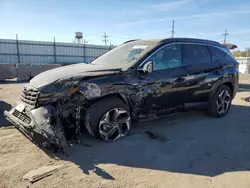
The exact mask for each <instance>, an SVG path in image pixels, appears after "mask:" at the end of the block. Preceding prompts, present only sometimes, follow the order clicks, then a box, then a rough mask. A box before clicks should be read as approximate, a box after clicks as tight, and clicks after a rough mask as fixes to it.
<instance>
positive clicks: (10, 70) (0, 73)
mask: <svg viewBox="0 0 250 188" xmlns="http://www.w3.org/2000/svg"><path fill="white" fill-rule="evenodd" d="M12 78H16V65H15V64H0V80H5V79H12Z"/></svg>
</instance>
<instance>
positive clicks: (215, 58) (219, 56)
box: [208, 46, 227, 61]
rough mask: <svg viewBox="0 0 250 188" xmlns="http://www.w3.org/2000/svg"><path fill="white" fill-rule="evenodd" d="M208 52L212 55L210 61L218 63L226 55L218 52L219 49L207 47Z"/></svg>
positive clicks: (220, 51)
mask: <svg viewBox="0 0 250 188" xmlns="http://www.w3.org/2000/svg"><path fill="white" fill-rule="evenodd" d="M208 48H209V50H210V52H211V53H212V60H213V61H219V60H220V59H222V58H224V57H225V56H226V55H227V54H226V52H224V51H222V50H220V49H219V48H216V47H213V46H209V47H208Z"/></svg>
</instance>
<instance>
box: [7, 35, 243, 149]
mask: <svg viewBox="0 0 250 188" xmlns="http://www.w3.org/2000/svg"><path fill="white" fill-rule="evenodd" d="M238 79H239V73H238V63H237V62H236V60H235V59H234V58H233V56H232V54H231V53H230V51H229V50H228V49H227V47H226V46H224V45H221V44H219V43H218V42H214V41H208V40H201V39H188V38H171V39H164V40H132V41H128V42H125V43H124V44H122V45H120V46H118V47H116V48H114V49H113V50H111V51H109V52H107V53H105V54H104V55H102V56H101V57H99V58H97V59H96V60H94V61H93V62H92V63H90V64H75V65H69V66H64V67H61V68H56V69H53V70H50V71H46V72H44V73H41V74H39V75H37V76H36V77H34V78H33V79H32V80H31V81H30V83H29V84H27V85H26V86H25V87H24V89H23V91H22V93H21V102H20V103H19V104H17V106H14V107H13V108H12V109H11V110H10V111H5V117H6V118H7V119H8V120H9V121H10V122H12V123H13V124H14V125H15V126H16V127H17V128H18V129H19V130H20V131H21V132H22V133H23V134H25V135H26V136H27V137H28V138H30V139H32V140H33V141H35V143H38V144H39V145H43V146H47V147H53V148H57V149H60V150H62V151H63V152H67V140H69V139H72V138H77V135H79V132H80V131H81V130H83V128H86V129H87V131H88V132H89V133H90V134H91V135H93V136H95V137H97V138H102V139H104V140H106V141H114V140H117V139H119V138H121V137H124V136H125V135H126V134H127V133H128V131H129V130H130V128H131V120H140V119H141V118H147V117H152V116H157V115H162V114H165V113H171V112H176V111H181V110H186V109H188V108H189V107H191V108H194V107H199V108H204V109H206V110H207V112H208V113H209V114H210V115H211V116H213V117H222V116H224V115H226V114H227V112H228V110H229V108H230V105H231V101H232V99H233V98H234V96H235V94H236V90H237V87H238Z"/></svg>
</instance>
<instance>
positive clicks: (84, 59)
mask: <svg viewBox="0 0 250 188" xmlns="http://www.w3.org/2000/svg"><path fill="white" fill-rule="evenodd" d="M85 53H86V51H85V41H84V42H83V61H84V63H86V55H85Z"/></svg>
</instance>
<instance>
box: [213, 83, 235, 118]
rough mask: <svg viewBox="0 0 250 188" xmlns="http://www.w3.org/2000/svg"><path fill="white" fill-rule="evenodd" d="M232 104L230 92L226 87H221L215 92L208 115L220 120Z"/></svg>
mask: <svg viewBox="0 0 250 188" xmlns="http://www.w3.org/2000/svg"><path fill="white" fill-rule="evenodd" d="M231 103H232V90H231V89H230V88H229V87H228V86H226V85H221V86H220V87H219V88H218V89H217V91H216V92H215V94H214V96H213V98H212V100H211V101H210V104H209V107H208V113H209V114H210V115H211V116H212V117H216V118H220V117H223V116H225V115H226V114H227V113H228V111H229V109H230V107H231Z"/></svg>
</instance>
